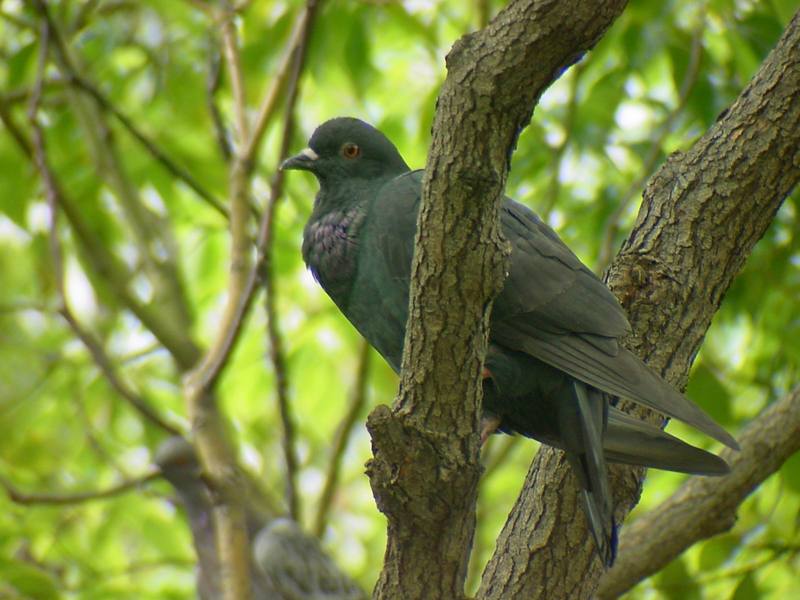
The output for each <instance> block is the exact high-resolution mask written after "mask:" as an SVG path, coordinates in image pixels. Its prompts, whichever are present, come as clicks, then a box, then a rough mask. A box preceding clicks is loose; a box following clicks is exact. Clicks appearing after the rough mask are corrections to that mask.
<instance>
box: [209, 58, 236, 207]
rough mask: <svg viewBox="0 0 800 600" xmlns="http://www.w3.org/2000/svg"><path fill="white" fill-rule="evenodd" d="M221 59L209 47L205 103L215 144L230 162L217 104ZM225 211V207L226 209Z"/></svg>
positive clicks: (228, 147)
mask: <svg viewBox="0 0 800 600" xmlns="http://www.w3.org/2000/svg"><path fill="white" fill-rule="evenodd" d="M221 75H222V61H221V59H220V55H219V52H216V51H215V49H214V48H209V52H208V75H207V76H206V105H207V106H208V112H209V114H210V115H211V121H212V123H214V132H215V134H216V138H217V146H218V147H219V150H220V152H221V153H222V158H224V159H225V162H230V160H231V158H232V157H233V150H232V149H231V143H230V140H229V139H228V130H227V128H226V127H225V120H224V119H223V118H222V112H221V111H220V109H219V106H218V105H217V92H219V89H220V86H221V84H222V76H221ZM226 212H227V209H226Z"/></svg>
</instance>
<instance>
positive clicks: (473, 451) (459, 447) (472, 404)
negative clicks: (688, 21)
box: [368, 0, 625, 599]
mask: <svg viewBox="0 0 800 600" xmlns="http://www.w3.org/2000/svg"><path fill="white" fill-rule="evenodd" d="M624 5H625V2H624V1H623V0H619V1H615V2H575V1H573V2H564V1H561V0H555V1H553V0H551V1H531V0H526V1H517V2H512V3H510V4H509V5H508V6H507V7H506V8H505V9H504V10H503V11H502V12H501V13H500V14H499V15H498V16H497V17H496V18H495V19H494V20H493V21H492V23H490V25H489V26H488V27H487V28H486V29H484V30H482V31H480V32H477V33H474V34H470V35H467V36H465V37H463V38H461V40H459V41H458V42H457V43H456V44H455V45H454V47H453V49H452V50H451V52H450V54H449V55H448V57H447V68H448V76H447V80H446V81H445V83H444V86H443V88H442V91H441V93H440V95H439V100H438V107H437V111H436V118H435V122H434V127H433V142H432V146H431V151H430V155H429V158H428V164H427V169H426V178H425V181H424V184H423V194H422V207H421V210H420V215H419V231H422V232H424V235H421V236H420V235H418V237H417V240H416V243H417V246H416V252H415V258H414V263H413V267H412V280H413V283H412V286H411V299H410V310H409V326H408V330H407V336H406V345H405V353H404V356H403V375H402V379H401V383H400V392H399V396H398V399H397V403H396V405H395V407H394V409H393V410H391V411H390V410H389V409H388V408H387V407H379V408H377V409H376V410H375V411H374V412H373V413H372V414H371V415H370V418H369V422H368V427H369V430H370V434H371V435H372V446H373V454H374V459H373V460H372V461H371V463H370V465H369V470H368V472H369V474H370V480H371V484H372V489H373V492H374V494H375V498H376V501H377V503H378V507H379V508H380V510H381V511H382V512H383V513H384V514H386V516H387V518H388V521H389V525H388V536H389V538H388V542H387V549H386V556H385V561H384V567H383V570H382V572H381V575H380V578H379V581H378V584H377V586H376V588H375V592H374V597H375V598H404V599H412V598H425V599H430V598H448V599H452V598H460V597H463V595H464V592H463V587H464V580H465V577H466V571H467V564H468V559H469V550H470V547H471V545H472V536H473V532H474V527H475V498H476V494H477V483H478V478H479V475H480V465H479V462H478V453H479V448H478V446H479V444H478V433H477V432H478V406H479V402H480V396H479V394H480V389H481V388H480V371H481V364H482V361H483V355H484V353H485V347H486V340H487V326H488V316H489V314H490V310H491V301H492V299H493V297H494V296H495V294H496V293H497V292H498V291H499V289H500V287H501V285H502V280H503V273H504V268H505V267H504V256H503V254H504V242H503V240H502V239H501V236H500V234H499V231H498V225H497V209H498V206H499V201H500V198H501V197H502V192H503V188H504V187H505V182H506V177H507V174H508V167H509V159H510V155H511V150H512V148H513V146H514V145H515V143H516V139H517V136H518V135H519V132H520V131H521V130H522V128H523V127H525V125H527V123H528V122H529V120H530V116H531V112H532V110H533V106H534V104H535V102H536V100H537V99H538V97H539V95H540V94H541V93H542V91H543V90H544V89H545V88H546V87H547V85H549V84H550V82H552V81H553V79H554V78H555V77H556V74H557V73H558V72H559V71H560V70H561V69H563V68H565V67H567V66H568V65H570V64H572V63H573V62H574V61H575V60H576V59H577V58H578V57H579V56H580V55H581V54H582V53H583V52H584V51H586V50H587V49H588V48H590V47H592V46H593V45H594V44H595V43H596V41H597V40H598V39H599V38H600V36H601V35H602V33H603V32H604V31H605V30H606V29H607V28H608V27H609V25H610V24H611V23H612V22H613V20H614V18H615V17H616V16H617V15H619V14H620V12H621V11H622V9H623V7H624ZM455 306H458V307H459V310H453V307H455Z"/></svg>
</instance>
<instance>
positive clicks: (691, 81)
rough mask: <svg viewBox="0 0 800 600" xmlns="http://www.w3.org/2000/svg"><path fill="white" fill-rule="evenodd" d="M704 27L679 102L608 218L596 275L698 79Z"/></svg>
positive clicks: (696, 39)
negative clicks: (636, 174) (637, 173)
mask: <svg viewBox="0 0 800 600" xmlns="http://www.w3.org/2000/svg"><path fill="white" fill-rule="evenodd" d="M705 24H706V23H705V19H704V18H703V17H702V16H701V17H700V21H699V22H698V24H697V25H696V26H695V28H694V31H693V32H692V45H691V48H690V50H689V64H688V65H687V67H686V73H685V74H684V76H683V81H682V82H681V87H680V90H678V103H677V104H676V105H675V108H673V109H672V111H670V113H669V114H668V115H667V117H666V118H665V119H664V121H663V122H662V123H661V126H660V127H659V128H658V132H657V133H656V136H655V139H654V140H653V142H652V143H651V144H650V147H649V148H648V149H647V153H646V154H645V156H644V160H643V161H642V167H641V169H640V170H639V172H640V173H641V176H639V177H638V178H637V179H636V180H635V181H633V182H631V184H630V185H629V186H628V188H627V189H626V190H625V192H624V193H623V194H622V197H621V198H620V200H619V203H618V204H617V207H616V208H615V209H614V211H613V212H612V213H611V214H610V215H609V217H608V220H607V223H608V225H607V226H606V227H605V235H604V236H603V240H602V241H601V243H600V251H599V254H598V257H597V265H598V268H597V269H596V271H597V272H602V271H605V269H606V267H608V265H609V263H610V262H611V259H612V258H613V255H614V240H615V239H616V238H617V236H618V235H619V232H620V226H621V221H622V217H623V215H624V214H625V212H626V211H627V210H628V207H629V206H630V203H631V202H632V201H633V199H634V197H636V195H637V192H638V193H641V190H642V188H643V186H644V184H645V182H646V181H647V179H648V177H649V176H650V173H652V172H653V169H654V168H655V166H656V163H657V162H658V159H659V157H660V156H661V150H662V146H663V145H664V140H666V138H667V136H668V135H669V134H670V133H672V127H673V125H674V124H675V121H676V120H677V118H678V117H679V116H680V114H681V113H682V112H683V109H684V108H685V107H686V102H688V100H689V95H690V94H691V93H692V90H693V89H694V86H695V84H696V83H697V78H698V76H699V74H700V63H701V59H702V57H703V32H704V31H705Z"/></svg>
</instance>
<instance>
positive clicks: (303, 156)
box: [281, 148, 319, 171]
mask: <svg viewBox="0 0 800 600" xmlns="http://www.w3.org/2000/svg"><path fill="white" fill-rule="evenodd" d="M317 159H319V154H317V153H316V152H314V151H313V150H312V149H311V148H305V149H304V150H301V151H300V153H299V154H296V155H295V156H292V157H291V158H287V159H286V160H285V161H283V163H282V164H281V171H289V170H292V169H295V170H298V171H313V170H314V162H315V161H316V160H317Z"/></svg>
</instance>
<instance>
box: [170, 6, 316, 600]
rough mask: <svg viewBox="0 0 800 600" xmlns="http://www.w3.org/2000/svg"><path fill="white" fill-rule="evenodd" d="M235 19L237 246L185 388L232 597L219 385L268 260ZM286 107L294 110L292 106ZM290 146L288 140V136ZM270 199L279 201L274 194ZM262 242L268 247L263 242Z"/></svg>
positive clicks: (239, 547)
mask: <svg viewBox="0 0 800 600" xmlns="http://www.w3.org/2000/svg"><path fill="white" fill-rule="evenodd" d="M231 19H232V14H231V13H230V12H228V13H227V14H226V17H225V21H224V22H223V46H224V48H225V56H226V60H227V62H226V64H227V67H228V71H229V76H230V77H231V80H232V81H233V87H234V97H235V98H234V103H235V105H236V107H235V109H234V110H235V111H236V114H237V117H236V121H237V130H238V131H237V135H238V136H239V140H238V141H239V145H238V146H237V148H236V152H235V154H234V160H233V164H232V168H231V176H230V193H229V195H230V203H231V213H230V214H231V218H230V232H231V234H230V235H231V243H232V247H231V267H230V270H229V283H228V302H227V304H226V307H225V310H224V313H223V316H222V319H221V322H220V329H219V331H220V334H219V335H218V337H217V338H216V339H215V341H214V343H213V344H212V346H211V347H210V348H209V351H208V353H207V354H206V357H205V358H204V359H203V361H202V362H201V363H200V365H199V366H198V367H197V369H195V371H193V372H192V373H191V374H190V375H189V376H188V377H187V378H186V379H185V380H184V392H185V396H186V402H187V405H188V407H189V412H190V415H191V418H192V422H193V425H194V433H195V441H196V445H197V449H198V453H199V456H200V461H201V464H202V465H203V468H204V470H205V471H206V472H207V475H208V477H209V484H210V487H211V489H212V493H214V494H215V495H216V496H217V500H216V508H215V510H214V512H213V515H214V523H215V527H216V536H215V537H216V545H217V553H218V556H219V561H220V569H221V572H222V576H223V577H222V580H223V588H224V590H225V598H226V599H231V600H232V599H238V598H247V597H249V595H250V592H249V584H250V579H249V574H248V571H249V562H250V561H249V546H248V545H247V533H246V528H245V515H244V512H243V503H242V502H241V499H240V498H238V497H236V496H235V494H237V493H238V487H237V486H238V482H237V477H236V476H235V473H234V472H233V471H234V466H235V457H234V452H233V448H232V447H231V444H230V442H229V441H228V439H227V435H226V431H225V429H224V427H223V426H222V424H221V416H220V415H219V412H218V408H217V404H216V399H215V396H214V387H215V383H216V381H217V379H218V377H219V375H220V374H221V373H222V371H223V370H224V368H225V366H226V365H227V363H228V359H229V357H230V353H231V351H232V350H233V348H234V347H235V345H236V342H237V340H238V339H239V334H240V331H241V328H242V325H243V322H244V318H245V317H246V316H247V314H248V312H249V308H250V306H251V305H252V301H253V297H254V293H255V290H256V286H257V283H258V280H259V274H260V272H261V267H262V265H263V264H264V263H263V261H262V255H261V254H260V255H259V258H258V260H256V261H253V260H252V258H251V256H250V252H251V250H252V244H251V240H250V237H249V231H248V225H249V211H250V205H249V201H248V200H249V194H250V185H251V181H250V178H251V176H252V169H253V161H252V155H247V154H242V149H243V144H242V142H243V141H247V139H248V135H247V123H246V118H245V105H244V102H245V96H244V92H243V82H242V81H241V71H240V66H239V60H238V47H237V43H238V42H237V40H236V37H235V33H236V30H235V27H234V24H233V22H232V20H231ZM307 38H308V36H306V37H305V40H304V44H303V47H302V48H303V51H302V52H301V53H300V56H301V57H302V56H303V55H304V48H305V45H306V44H307ZM298 62H301V61H298ZM297 74H299V70H297V71H296V76H297ZM287 112H289V113H290V111H287ZM287 125H288V126H291V119H289V120H288V121H287ZM286 146H288V141H287V142H286ZM282 154H283V151H282ZM275 181H277V182H278V184H277V185H273V191H275V190H277V191H279V187H280V182H281V181H282V178H281V177H280V176H278V177H276V179H275ZM271 201H272V202H274V197H273V199H272V200H271ZM271 212H272V211H270V210H265V211H264V215H263V216H262V219H261V221H262V225H261V227H260V228H259V241H261V240H264V241H266V237H267V236H268V235H269V233H270V228H269V227H268V223H271V221H272V218H271V216H270V214H271ZM257 246H258V247H259V248H261V247H263V245H262V244H258V245H257ZM291 442H292V443H291V444H290V446H291V448H292V452H294V443H293V440H291Z"/></svg>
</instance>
